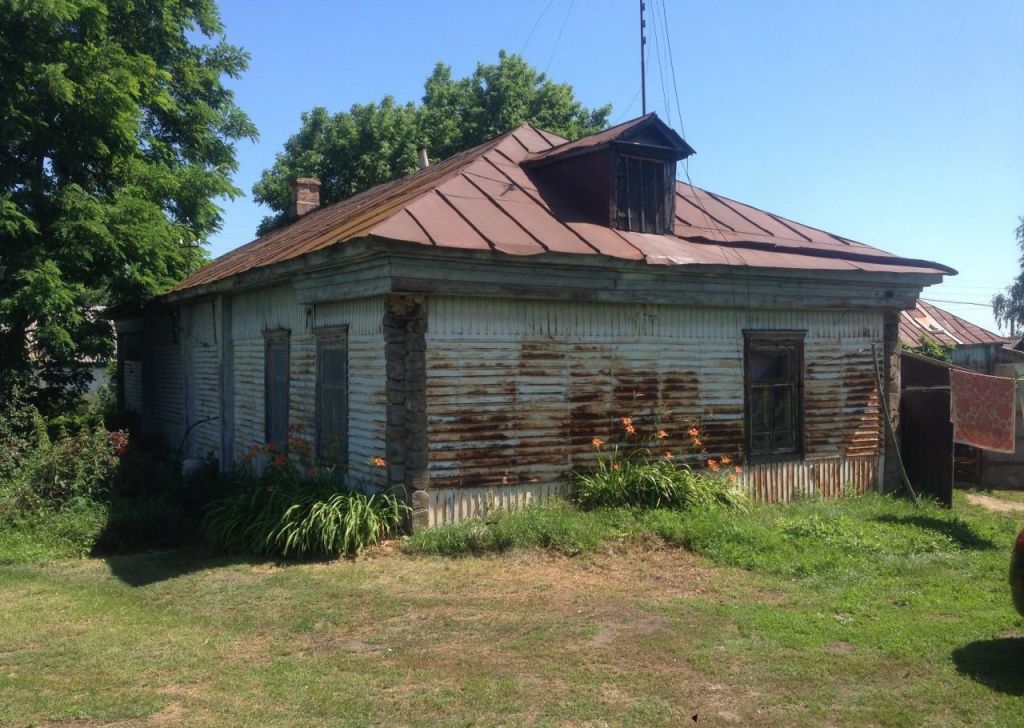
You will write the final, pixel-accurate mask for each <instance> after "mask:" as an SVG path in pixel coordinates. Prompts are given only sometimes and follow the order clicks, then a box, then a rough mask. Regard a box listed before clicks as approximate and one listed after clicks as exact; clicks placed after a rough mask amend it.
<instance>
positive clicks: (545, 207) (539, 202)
mask: <svg viewBox="0 0 1024 728" xmlns="http://www.w3.org/2000/svg"><path fill="white" fill-rule="evenodd" d="M495 151H497V152H498V153H499V154H501V152H500V150H495ZM502 156H504V155H502ZM505 158H506V159H508V157H505ZM484 161H486V162H487V163H488V164H490V165H491V166H492V167H494V169H495V171H496V172H497V173H498V174H500V175H501V176H503V177H504V178H505V179H507V180H508V182H509V184H511V185H515V186H516V188H517V189H519V190H521V191H522V193H523V194H524V195H526V196H527V197H529V198H530V199H531V200H533V201H534V202H536V203H537V204H538V205H540V207H541V208H542V209H543V210H544V211H545V212H547V213H548V214H549V215H551V218H552V219H553V220H555V221H556V222H557V223H558V224H560V225H561V226H562V227H564V228H565V229H566V230H568V231H569V232H570V233H572V234H573V235H575V236H576V237H577V238H579V240H580V242H581V243H583V244H584V245H586V246H587V247H588V248H590V249H591V250H593V251H594V252H595V253H596V254H598V255H602V253H601V250H600V249H599V248H598V247H597V246H596V245H594V244H593V243H591V242H590V241H589V240H587V239H586V238H584V237H583V236H582V235H580V234H579V233H578V232H576V231H575V230H573V229H572V228H571V227H569V226H568V225H566V224H565V222H563V221H562V220H559V219H558V217H557V216H556V215H555V214H553V213H552V211H551V208H550V207H548V206H547V205H546V204H545V203H544V202H543V201H542V200H541V199H539V198H538V196H537V195H534V194H533V192H532V191H531V190H527V189H525V188H524V187H523V186H522V185H518V184H516V182H515V180H513V179H512V178H511V177H509V176H508V175H507V174H505V173H504V172H503V171H502V170H501V169H500V168H499V167H498V165H496V164H495V163H494V162H493V161H492V160H491V159H490V158H488V157H484ZM538 242H539V241H538Z"/></svg>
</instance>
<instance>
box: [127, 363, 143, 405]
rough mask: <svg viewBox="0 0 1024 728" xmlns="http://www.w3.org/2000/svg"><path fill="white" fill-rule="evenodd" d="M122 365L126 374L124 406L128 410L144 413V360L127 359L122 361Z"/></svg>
mask: <svg viewBox="0 0 1024 728" xmlns="http://www.w3.org/2000/svg"><path fill="white" fill-rule="evenodd" d="M122 367H123V376H124V407H125V409H126V410H127V411H128V412H133V413H135V414H142V413H143V406H142V402H143V399H142V362H141V361H129V360H125V361H124V362H123V363H122Z"/></svg>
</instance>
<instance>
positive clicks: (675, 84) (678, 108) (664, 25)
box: [661, 0, 686, 139]
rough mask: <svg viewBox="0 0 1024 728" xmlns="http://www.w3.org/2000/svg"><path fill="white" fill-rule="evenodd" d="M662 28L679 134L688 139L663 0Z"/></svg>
mask: <svg viewBox="0 0 1024 728" xmlns="http://www.w3.org/2000/svg"><path fill="white" fill-rule="evenodd" d="M661 18H662V28H663V29H664V33H665V45H666V46H667V47H668V67H669V70H670V71H671V72H672V89H673V92H674V94H675V97H676V118H677V119H678V121H679V133H680V134H681V135H682V136H683V138H684V139H685V138H686V127H684V126H683V107H682V105H681V104H680V103H679V83H678V81H677V80H676V61H675V58H673V56H672V35H671V34H670V33H669V32H668V12H667V11H666V10H665V0H661Z"/></svg>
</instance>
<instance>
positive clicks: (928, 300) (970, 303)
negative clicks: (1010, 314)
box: [921, 298, 992, 308]
mask: <svg viewBox="0 0 1024 728" xmlns="http://www.w3.org/2000/svg"><path fill="white" fill-rule="evenodd" d="M921 300H922V301H924V302H925V303H952V304H955V305H958V306H982V307H984V308H992V304H991V303H975V302H973V301H948V300H945V299H942V298H922V299H921Z"/></svg>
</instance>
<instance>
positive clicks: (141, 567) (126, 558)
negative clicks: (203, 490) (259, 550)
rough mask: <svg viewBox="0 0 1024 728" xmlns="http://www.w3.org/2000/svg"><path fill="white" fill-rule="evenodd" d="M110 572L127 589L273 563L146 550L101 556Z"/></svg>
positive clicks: (202, 551) (190, 550) (198, 550)
mask: <svg viewBox="0 0 1024 728" xmlns="http://www.w3.org/2000/svg"><path fill="white" fill-rule="evenodd" d="M103 560H104V561H106V562H107V566H108V567H109V568H110V573H111V574H113V575H114V576H116V577H117V578H118V579H120V580H121V581H123V582H124V583H125V584H128V585H129V586H148V585H150V584H155V583H157V582H160V581H167V580H168V579H175V578H177V577H179V576H185V575H186V574H192V573H195V572H199V571H206V570H207V569H217V568H221V567H225V566H233V565H236V564H250V565H256V564H266V563H276V562H275V560H274V559H260V558H255V557H246V556H225V555H222V554H216V553H213V552H212V551H210V550H209V549H206V548H203V547H199V546H188V547H184V548H177V549H171V550H167V551H145V552H139V553H132V554H111V555H108V556H105V557H103Z"/></svg>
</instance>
